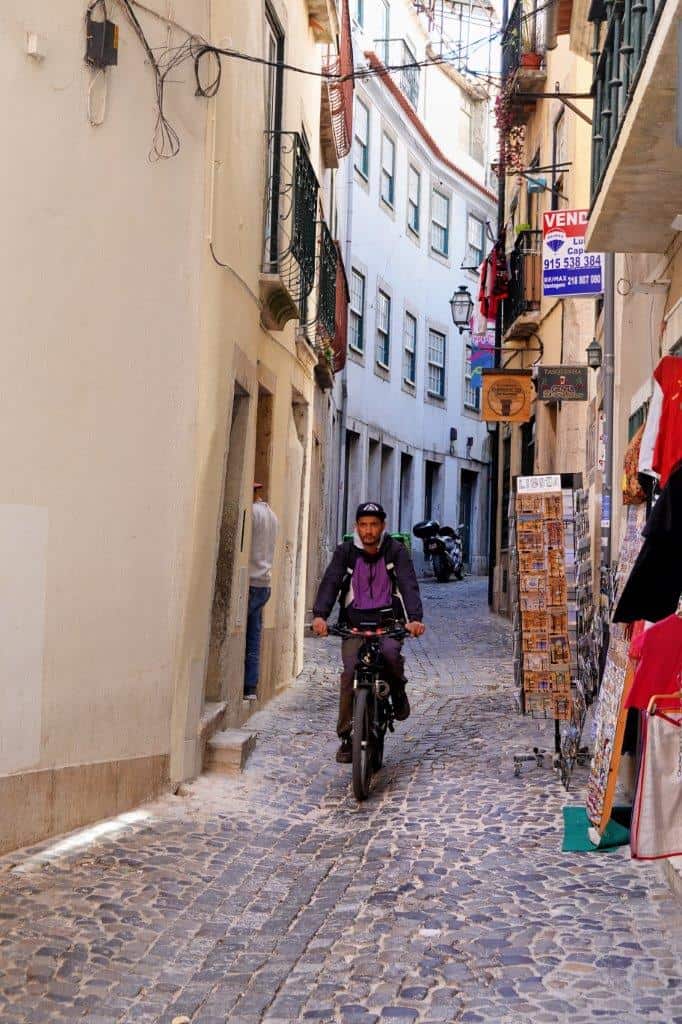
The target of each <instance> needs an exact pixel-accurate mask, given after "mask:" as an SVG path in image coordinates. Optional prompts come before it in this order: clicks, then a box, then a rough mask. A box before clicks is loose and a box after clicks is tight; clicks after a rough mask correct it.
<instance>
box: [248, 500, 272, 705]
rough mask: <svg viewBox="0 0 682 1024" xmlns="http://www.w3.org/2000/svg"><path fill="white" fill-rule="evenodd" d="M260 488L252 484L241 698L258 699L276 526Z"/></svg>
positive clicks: (270, 591) (270, 590)
mask: <svg viewBox="0 0 682 1024" xmlns="http://www.w3.org/2000/svg"><path fill="white" fill-rule="evenodd" d="M262 490H263V485H262V484H257V483H254V485H253V508H252V525H251V558H250V561H249V610H248V615H247V619H246V657H245V660H244V699H245V700H257V699H258V698H257V693H256V691H257V689H258V676H259V673H260V647H261V633H262V630H263V608H264V607H265V605H266V604H267V603H268V601H269V600H270V594H271V593H272V589H271V583H272V562H273V559H274V557H275V544H276V543H277V531H278V528H279V523H278V522H277V516H276V515H275V513H274V512H273V511H272V509H271V508H270V506H269V505H268V503H267V502H266V501H264V500H263V497H262Z"/></svg>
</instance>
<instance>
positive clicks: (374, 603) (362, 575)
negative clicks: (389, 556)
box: [351, 554, 393, 612]
mask: <svg viewBox="0 0 682 1024" xmlns="http://www.w3.org/2000/svg"><path fill="white" fill-rule="evenodd" d="M351 586H352V587H353V603H352V607H353V608H357V610H358V611H363V612H364V611H368V610H369V609H372V608H390V607H391V604H392V601H393V588H392V586H391V578H390V576H389V575H388V572H387V570H386V559H385V558H384V557H383V555H377V557H376V558H373V559H371V560H370V559H368V558H365V557H364V556H363V555H362V554H359V555H358V560H357V562H356V563H355V569H354V571H353V580H352V583H351Z"/></svg>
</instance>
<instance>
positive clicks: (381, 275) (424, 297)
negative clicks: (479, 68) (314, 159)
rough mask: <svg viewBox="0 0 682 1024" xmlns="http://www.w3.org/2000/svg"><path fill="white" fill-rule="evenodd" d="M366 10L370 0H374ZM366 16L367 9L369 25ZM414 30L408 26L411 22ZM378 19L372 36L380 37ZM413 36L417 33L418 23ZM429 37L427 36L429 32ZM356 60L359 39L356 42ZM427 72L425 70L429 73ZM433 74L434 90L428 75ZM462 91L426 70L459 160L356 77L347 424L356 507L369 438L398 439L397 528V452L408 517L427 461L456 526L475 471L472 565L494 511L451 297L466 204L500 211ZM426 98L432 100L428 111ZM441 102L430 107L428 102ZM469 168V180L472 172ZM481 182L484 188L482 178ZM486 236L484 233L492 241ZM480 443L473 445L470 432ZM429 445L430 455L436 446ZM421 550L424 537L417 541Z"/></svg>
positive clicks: (366, 477) (425, 92) (462, 277)
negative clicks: (361, 316) (474, 147)
mask: <svg viewBox="0 0 682 1024" xmlns="http://www.w3.org/2000/svg"><path fill="white" fill-rule="evenodd" d="M403 8H410V5H409V4H402V3H395V2H394V3H393V5H392V17H393V26H392V31H391V35H392V36H398V35H400V34H401V28H400V17H401V15H402V16H403V17H404V21H405V23H407V22H409V24H410V26H411V29H412V30H414V19H410V18H409V17H408V15H407V13H406V11H405V10H403ZM366 9H367V12H368V14H369V12H370V11H371V10H372V9H373V5H372V4H370V3H367V4H366ZM367 21H368V18H367V17H366V23H367ZM404 31H406V29H405V30H403V32H404ZM374 32H375V30H374V29H372V28H370V29H369V30H368V31H366V33H365V35H366V36H371V37H372V38H373V36H374ZM412 39H413V41H414V40H415V34H414V31H413V35H412ZM422 42H423V41H422ZM356 44H357V45H356V60H357V59H358V58H357V50H358V47H359V46H361V45H362V40H361V39H360V40H356ZM422 74H423V75H424V72H422ZM426 77H428V79H429V81H428V82H427V87H426V89H425V88H424V84H425V78H426ZM462 95H463V94H462V92H461V90H460V88H459V87H458V85H457V84H456V83H455V82H454V81H453V80H452V79H451V78H450V77H448V76H446V74H445V73H444V72H443V71H442V70H440V69H438V68H431V69H429V71H428V72H427V73H426V75H425V76H424V78H422V91H421V97H420V106H421V108H422V110H423V112H424V115H425V118H426V120H427V122H428V124H429V127H430V130H431V132H430V133H431V134H432V135H434V136H435V135H436V134H437V133H439V134H440V135H442V138H437V139H436V142H437V144H438V147H439V149H441V150H442V151H444V152H445V153H446V155H447V157H448V158H449V159H450V160H451V161H452V163H455V164H456V167H457V168H461V171H462V173H458V171H457V169H456V168H453V167H451V166H449V165H448V163H447V162H446V161H445V160H443V159H441V158H440V156H439V155H438V154H437V152H436V151H435V149H434V147H433V146H432V145H430V144H429V142H428V141H427V139H425V138H424V137H423V135H422V134H420V132H419V130H418V127H417V126H416V125H415V123H414V122H413V121H412V120H410V119H409V118H408V117H407V116H406V113H405V111H404V109H403V108H402V107H401V106H400V105H399V103H398V102H397V101H396V99H395V98H394V97H393V96H392V95H391V94H390V92H389V90H388V89H387V88H386V86H385V85H384V84H383V83H382V81H381V80H380V79H379V78H371V79H368V80H366V81H365V82H361V83H359V84H358V85H357V86H356V97H357V98H359V99H360V100H362V101H363V102H364V103H365V104H366V105H367V106H368V107H369V108H370V145H369V150H370V157H369V180H368V182H365V181H363V179H362V177H361V176H360V175H359V174H358V172H357V171H353V160H352V159H350V158H349V160H348V161H347V164H346V168H345V173H346V175H347V176H352V223H353V231H352V254H351V260H350V263H349V265H348V266H347V272H348V274H349V277H350V275H351V272H352V269H353V267H355V268H356V269H357V270H359V271H360V272H361V273H363V274H364V275H365V279H366V308H365V343H364V352H363V353H358V352H354V351H353V350H352V349H349V359H348V368H347V388H348V403H347V427H348V428H349V429H351V430H355V431H357V432H358V433H360V435H361V443H360V445H359V454H358V456H357V458H356V463H357V465H356V466H355V467H354V469H353V471H352V474H351V475H352V477H353V481H352V484H351V495H352V500H351V502H350V508H349V512H350V514H351V516H352V512H353V510H354V502H355V500H356V499H357V497H358V496H359V497H361V498H363V499H364V498H371V497H377V495H376V494H374V490H375V489H376V488H375V486H374V478H375V476H376V474H375V472H374V471H373V468H372V466H370V467H369V472H367V470H366V469H365V468H363V465H362V463H363V461H366V460H367V457H368V446H369V444H370V442H371V441H377V442H379V449H380V447H381V443H382V442H383V444H385V445H392V446H394V447H395V449H396V455H395V459H396V462H395V466H394V470H393V476H394V483H395V486H394V487H393V490H392V495H393V497H392V501H391V507H390V509H389V511H390V514H391V518H392V526H393V528H396V529H397V526H398V500H399V477H400V452H401V451H403V452H408V453H410V454H412V456H413V481H412V487H411V496H410V497H411V513H410V525H412V524H413V523H414V522H416V521H417V520H418V519H421V518H423V511H424V482H425V481H424V477H425V460H426V459H427V458H429V457H431V458H432V459H435V460H436V461H442V468H441V470H440V479H441V484H440V486H441V493H442V498H438V496H436V506H437V507H435V508H434V514H435V515H437V516H438V517H439V518H440V519H441V522H447V523H450V524H453V525H455V524H456V523H457V521H458V517H459V488H460V479H461V477H460V474H461V470H462V469H469V470H472V471H476V472H478V474H479V481H478V487H477V493H476V496H475V502H476V506H477V507H476V508H475V510H474V517H473V534H474V536H473V537H472V545H473V551H472V553H473V555H474V563H473V564H474V565H475V567H476V568H478V569H482V568H483V558H484V556H485V538H484V537H483V536H481V534H482V533H483V532H484V531H483V530H482V527H483V525H484V520H485V518H486V507H485V506H486V501H487V498H486V488H487V462H488V442H487V431H486V427H485V424H484V423H482V422H481V420H480V416H479V415H478V413H477V412H475V411H473V410H471V409H467V408H466V407H465V404H464V371H465V367H464V354H465V343H466V341H465V339H466V337H467V335H462V336H460V334H459V332H458V331H457V329H456V328H455V327H454V326H453V324H452V318H451V313H450V307H449V299H450V297H451V296H452V294H453V292H454V291H455V289H456V287H457V286H458V285H460V284H466V285H467V286H468V288H469V290H470V292H471V294H472V296H474V297H476V294H477V291H478V280H477V275H475V274H473V273H470V272H467V271H466V270H462V269H461V266H462V263H463V262H465V246H466V224H467V214H468V213H473V214H475V215H476V216H478V217H480V218H481V219H483V220H485V219H486V218H489V219H491V220H494V217H495V197H494V196H493V195H492V194H491V193H488V192H487V191H486V190H485V188H484V187H483V186H484V182H485V168H484V166H483V165H482V164H478V163H477V162H476V161H474V160H472V159H471V158H470V157H468V155H467V154H465V153H464V152H463V150H462V148H461V145H460V130H459V123H458V118H459V117H460V110H461V98H462ZM424 102H425V103H426V109H425V110H424ZM431 103H433V107H432V106H431ZM384 131H387V132H388V133H389V134H390V136H391V137H392V138H393V139H394V141H395V143H396V175H395V201H394V206H393V209H392V210H391V209H389V208H388V207H387V206H386V205H385V204H384V203H383V202H382V201H381V199H380V192H379V190H380V166H381V144H382V134H383V132H384ZM410 161H411V162H413V163H414V164H415V165H416V166H417V167H418V169H419V170H420V172H421V209H420V221H421V224H420V234H419V237H418V238H416V237H415V236H414V235H413V233H412V232H410V231H409V230H408V227H407V173H408V163H409V162H410ZM471 178H473V181H472V180H469V179H471ZM434 185H435V186H438V187H439V188H440V189H442V190H443V192H444V193H447V194H448V195H449V197H450V216H451V220H450V233H449V256H448V258H447V259H443V258H442V257H439V256H437V255H435V254H434V253H433V252H432V250H431V242H430V205H431V188H432V186H434ZM477 185H478V186H479V187H477ZM486 244H488V243H486ZM379 287H381V288H382V289H383V290H385V291H387V292H388V293H389V294H390V295H391V299H392V304H391V305H392V322H391V357H390V373H388V374H386V373H385V372H384V371H382V370H381V369H380V368H377V365H376V360H375V340H376V299H377V290H378V288H379ZM405 311H409V312H410V313H412V314H413V315H415V316H416V317H417V322H418V336H417V371H416V387H415V388H414V389H411V388H409V386H407V385H406V384H405V382H404V380H403V318H404V314H405ZM430 327H431V328H433V329H435V330H438V331H439V332H441V333H442V334H444V335H445V336H446V352H447V368H446V383H445V398H444V400H443V401H439V400H437V399H435V398H433V397H432V396H429V395H428V394H427V360H426V354H427V344H428V330H429V328H430ZM453 427H454V428H455V429H456V430H457V435H458V439H457V441H456V442H455V445H454V449H453V450H454V455H451V453H450V430H451V428H453ZM469 437H472V438H473V445H472V446H471V447H470V448H467V444H466V441H467V438H469ZM429 453H431V454H430V455H429ZM416 547H417V548H419V549H421V545H420V544H417V545H416Z"/></svg>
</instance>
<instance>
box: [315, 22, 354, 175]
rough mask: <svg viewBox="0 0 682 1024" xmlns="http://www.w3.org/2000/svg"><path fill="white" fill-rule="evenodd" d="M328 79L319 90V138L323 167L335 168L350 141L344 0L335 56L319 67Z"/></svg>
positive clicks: (348, 46)
mask: <svg viewBox="0 0 682 1024" xmlns="http://www.w3.org/2000/svg"><path fill="white" fill-rule="evenodd" d="M323 70H324V71H325V72H326V74H327V75H329V76H330V77H329V79H328V80H327V81H326V82H323V84H322V89H321V91H320V97H321V98H320V141H321V144H322V155H323V157H324V161H325V164H326V165H327V167H338V166H339V160H342V159H343V157H344V156H347V155H348V153H350V148H351V144H352V141H353V79H352V77H346V78H345V81H343V82H339V81H334V79H335V78H338V77H345V76H351V75H352V72H353V42H352V37H351V27H350V14H349V13H348V3H347V2H344V5H343V15H342V22H341V39H340V42H339V55H338V57H335V58H334V59H333V60H332V61H330V62H329V63H328V64H326V65H325V66H324V68H323Z"/></svg>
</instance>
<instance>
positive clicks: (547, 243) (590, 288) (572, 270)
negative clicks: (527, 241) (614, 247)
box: [542, 210, 604, 299]
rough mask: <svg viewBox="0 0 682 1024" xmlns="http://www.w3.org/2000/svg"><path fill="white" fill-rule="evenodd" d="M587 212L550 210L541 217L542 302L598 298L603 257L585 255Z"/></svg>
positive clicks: (602, 282) (600, 290)
mask: <svg viewBox="0 0 682 1024" xmlns="http://www.w3.org/2000/svg"><path fill="white" fill-rule="evenodd" d="M588 213H589V211H588V210H550V211H548V212H547V213H544V214H543V217H542V294H543V295H544V296H545V297H546V298H558V299H566V298H569V297H571V296H581V295H582V296H591V295H601V294H602V292H603V291H604V267H603V256H602V254H601V253H598V252H585V232H586V230H587V222H588Z"/></svg>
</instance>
